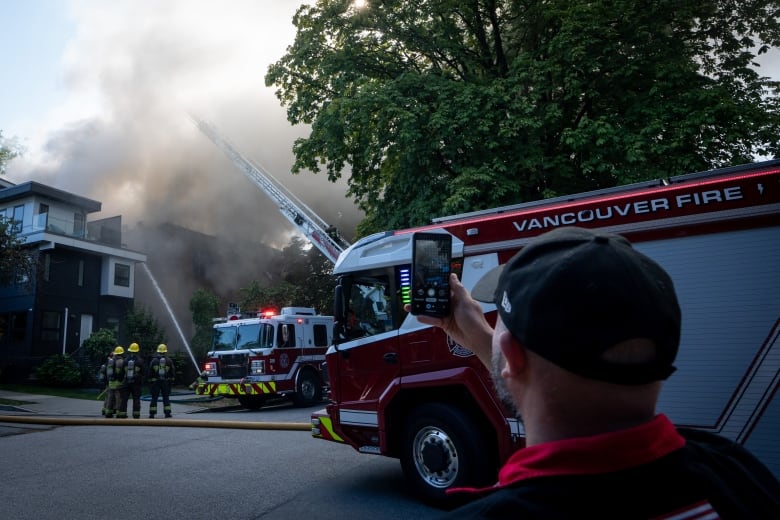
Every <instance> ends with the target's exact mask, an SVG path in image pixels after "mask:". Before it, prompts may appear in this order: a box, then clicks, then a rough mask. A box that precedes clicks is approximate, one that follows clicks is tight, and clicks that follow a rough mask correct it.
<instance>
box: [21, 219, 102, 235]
mask: <svg viewBox="0 0 780 520" xmlns="http://www.w3.org/2000/svg"><path fill="white" fill-rule="evenodd" d="M40 231H46V232H47V233H53V234H55V235H62V236H66V237H76V238H87V230H86V227H85V226H82V229H80V230H77V229H76V227H75V221H73V220H66V219H61V218H54V217H52V216H51V215H49V214H48V213H40V214H38V215H33V223H32V226H29V227H28V226H25V227H23V228H22V231H21V234H22V235H27V234H29V233H38V232H40Z"/></svg>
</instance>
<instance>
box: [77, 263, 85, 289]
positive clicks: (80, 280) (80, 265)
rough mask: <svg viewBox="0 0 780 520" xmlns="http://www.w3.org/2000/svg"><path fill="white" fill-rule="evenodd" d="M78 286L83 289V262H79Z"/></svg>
mask: <svg viewBox="0 0 780 520" xmlns="http://www.w3.org/2000/svg"><path fill="white" fill-rule="evenodd" d="M77 283H78V286H79V287H84V260H79V280H78V282H77Z"/></svg>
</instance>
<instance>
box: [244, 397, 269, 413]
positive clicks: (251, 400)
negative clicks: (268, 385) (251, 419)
mask: <svg viewBox="0 0 780 520" xmlns="http://www.w3.org/2000/svg"><path fill="white" fill-rule="evenodd" d="M238 404H240V405H241V406H243V407H244V408H249V409H250V410H259V409H260V408H262V407H263V404H265V398H264V397H262V396H259V395H239V396H238Z"/></svg>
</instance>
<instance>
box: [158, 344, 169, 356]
mask: <svg viewBox="0 0 780 520" xmlns="http://www.w3.org/2000/svg"><path fill="white" fill-rule="evenodd" d="M157 352H159V353H160V354H166V353H167V352H168V347H166V346H165V343H160V344H159V345H157Z"/></svg>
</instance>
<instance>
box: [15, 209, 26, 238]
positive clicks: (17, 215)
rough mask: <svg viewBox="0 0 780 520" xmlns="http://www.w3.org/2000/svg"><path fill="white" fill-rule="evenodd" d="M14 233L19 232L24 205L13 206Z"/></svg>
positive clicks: (22, 220)
mask: <svg viewBox="0 0 780 520" xmlns="http://www.w3.org/2000/svg"><path fill="white" fill-rule="evenodd" d="M13 221H14V227H13V230H14V233H21V231H22V223H23V222H24V206H16V207H15V208H14V218H13Z"/></svg>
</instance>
